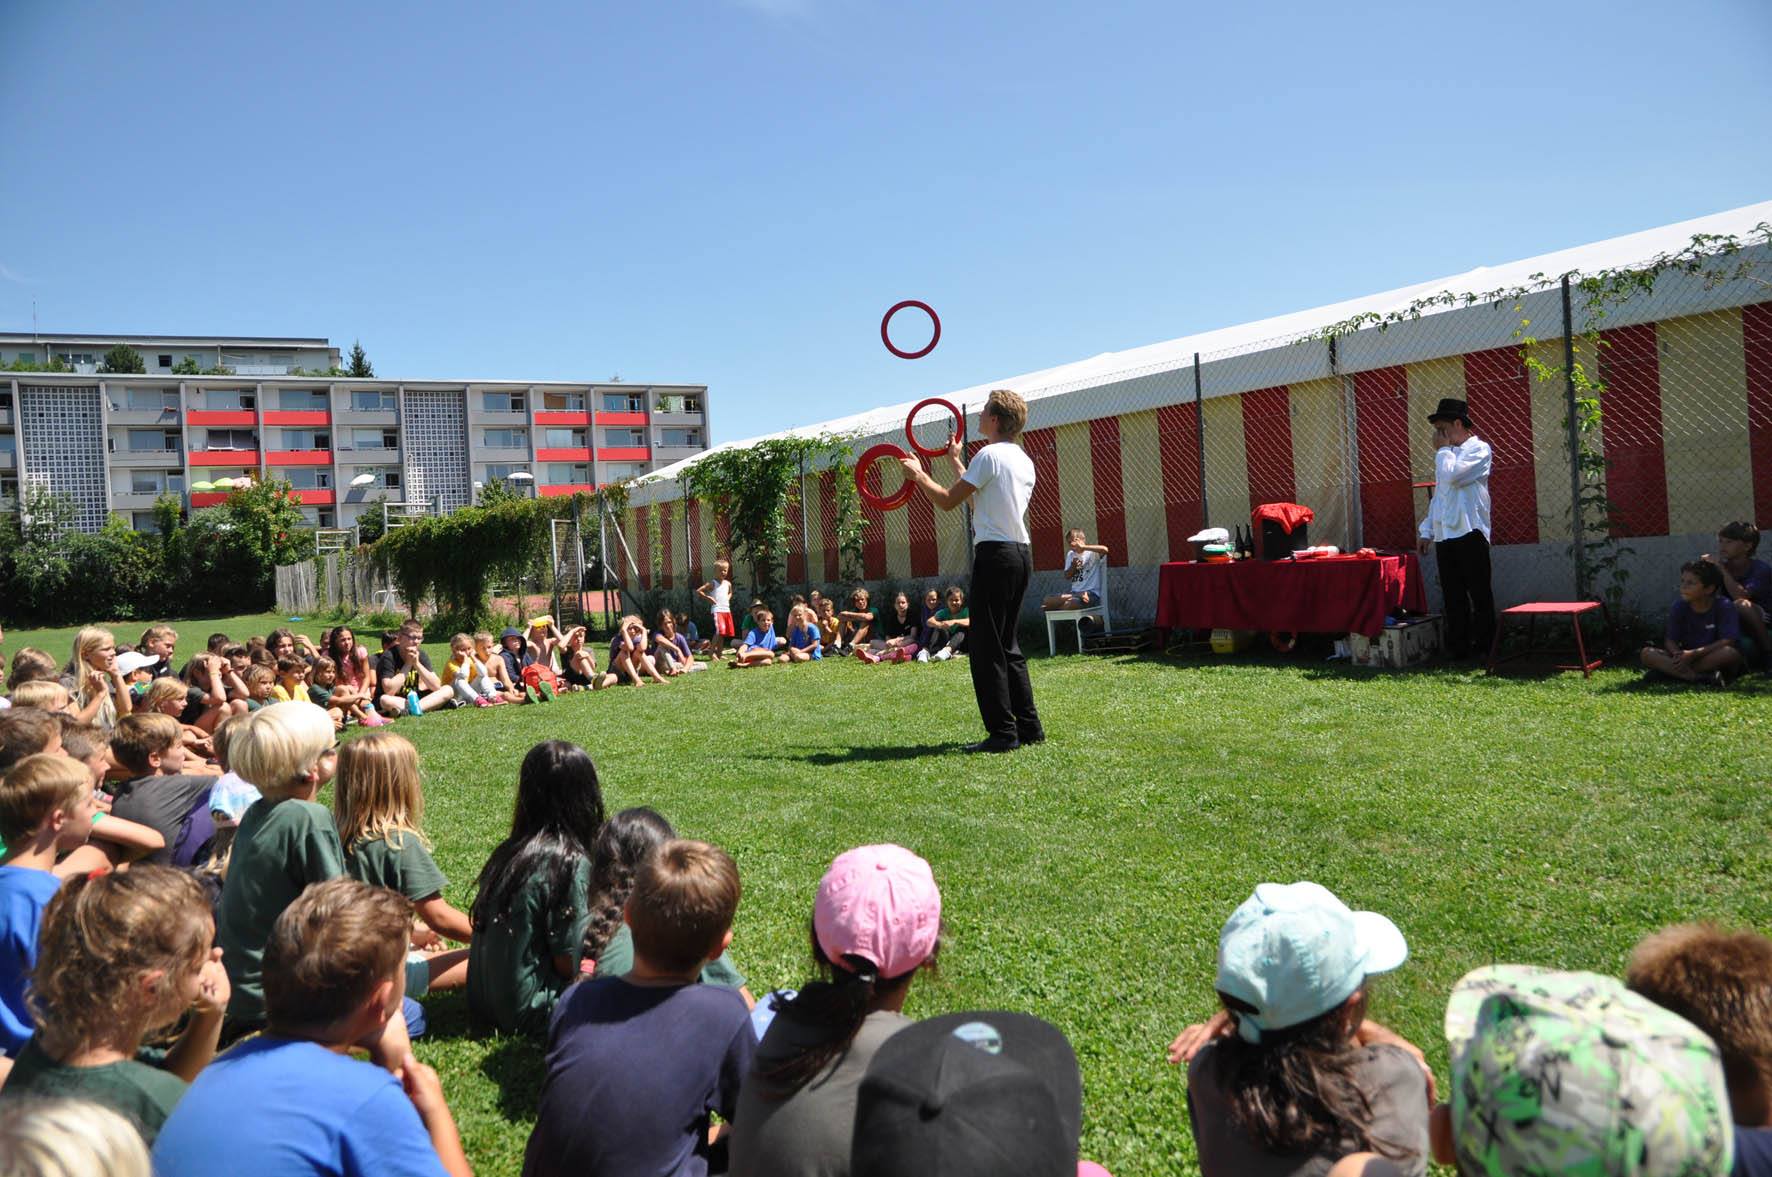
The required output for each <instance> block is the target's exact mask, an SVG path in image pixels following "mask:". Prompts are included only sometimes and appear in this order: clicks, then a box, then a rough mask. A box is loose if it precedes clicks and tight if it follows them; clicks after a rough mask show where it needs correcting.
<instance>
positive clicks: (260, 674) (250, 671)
mask: <svg viewBox="0 0 1772 1177" xmlns="http://www.w3.org/2000/svg"><path fill="white" fill-rule="evenodd" d="M240 681H241V682H243V683H245V684H246V685H247V686H249V687H250V686H255V685H258V684H261V683H268V682H272V683H274V682H276V681H277V672H276V671H275V670H272V669H271V668H270V667H269V666H266V665H264V664H263V663H262V662H254V663H253V664H252V665H251V666H248V667H247V668H246V673H245V674H243V675H241V676H240Z"/></svg>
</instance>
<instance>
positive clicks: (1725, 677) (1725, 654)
mask: <svg viewBox="0 0 1772 1177" xmlns="http://www.w3.org/2000/svg"><path fill="white" fill-rule="evenodd" d="M1722 594H1723V574H1722V571H1721V570H1719V569H1718V568H1717V566H1716V565H1715V564H1713V563H1711V562H1710V561H1709V560H1693V561H1691V562H1690V563H1687V564H1684V565H1682V566H1681V568H1680V599H1679V600H1677V601H1675V602H1674V603H1673V607H1672V608H1670V609H1669V610H1668V611H1667V637H1666V639H1665V641H1664V642H1663V644H1662V645H1661V646H1644V647H1643V654H1642V659H1643V669H1645V670H1648V671H1650V672H1652V673H1656V674H1665V675H1668V676H1669V677H1670V678H1677V679H1679V680H1680V681H1682V682H1700V681H1703V682H1708V683H1711V684H1713V685H1715V686H1719V687H1721V686H1727V685H1728V682H1729V680H1730V679H1732V678H1734V677H1735V676H1736V675H1737V674H1740V673H1741V671H1742V668H1743V667H1744V666H1745V665H1746V663H1745V662H1744V661H1743V659H1742V656H1741V616H1740V614H1739V613H1738V612H1737V611H1736V608H1735V602H1733V601H1731V600H1730V599H1729V598H1728V597H1726V596H1724V595H1722Z"/></svg>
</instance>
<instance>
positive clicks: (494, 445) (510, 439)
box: [483, 429, 529, 450]
mask: <svg viewBox="0 0 1772 1177" xmlns="http://www.w3.org/2000/svg"><path fill="white" fill-rule="evenodd" d="M483 444H484V445H485V446H486V448H487V449H489V450H526V449H528V448H529V430H527V429H488V430H487V431H486V433H485V437H484V440H483Z"/></svg>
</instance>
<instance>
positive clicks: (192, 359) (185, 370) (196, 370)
mask: <svg viewBox="0 0 1772 1177" xmlns="http://www.w3.org/2000/svg"><path fill="white" fill-rule="evenodd" d="M202 372H203V369H202V368H200V367H198V366H197V357H196V356H186V357H185V358H184V359H182V360H180V361H179V362H178V363H177V364H175V365H173V369H172V374H173V375H174V376H197V375H201V374H202Z"/></svg>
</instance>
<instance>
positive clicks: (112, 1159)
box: [0, 1075, 154, 1177]
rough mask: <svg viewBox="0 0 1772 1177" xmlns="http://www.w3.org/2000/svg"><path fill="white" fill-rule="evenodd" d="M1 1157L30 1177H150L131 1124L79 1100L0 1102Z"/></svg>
mask: <svg viewBox="0 0 1772 1177" xmlns="http://www.w3.org/2000/svg"><path fill="white" fill-rule="evenodd" d="M3 1077H4V1076H3V1075H0V1078H3ZM0 1157H14V1158H16V1160H15V1161H14V1164H17V1165H19V1166H20V1168H19V1170H18V1171H19V1172H20V1173H24V1174H29V1175H30V1177H38V1175H41V1177H89V1175H95V1174H100V1173H102V1174H104V1177H154V1171H153V1167H152V1166H151V1165H150V1164H149V1163H148V1148H147V1145H145V1144H143V1143H142V1137H141V1133H140V1132H137V1131H136V1129H135V1125H134V1124H131V1123H130V1122H129V1121H128V1120H126V1119H124V1118H123V1117H122V1116H119V1115H118V1114H117V1113H116V1112H114V1111H112V1110H111V1109H110V1108H106V1107H100V1106H99V1105H98V1104H96V1103H90V1102H88V1101H86V1100H83V1099H32V1098H29V1097H26V1098H23V1099H9V1100H0Z"/></svg>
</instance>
